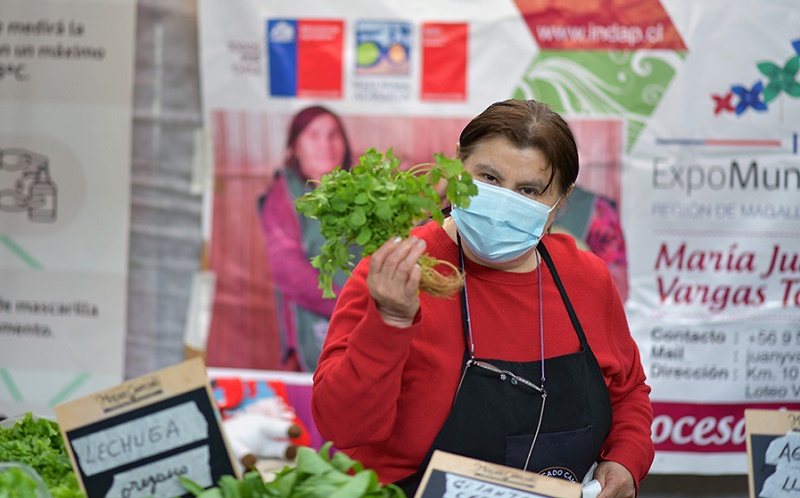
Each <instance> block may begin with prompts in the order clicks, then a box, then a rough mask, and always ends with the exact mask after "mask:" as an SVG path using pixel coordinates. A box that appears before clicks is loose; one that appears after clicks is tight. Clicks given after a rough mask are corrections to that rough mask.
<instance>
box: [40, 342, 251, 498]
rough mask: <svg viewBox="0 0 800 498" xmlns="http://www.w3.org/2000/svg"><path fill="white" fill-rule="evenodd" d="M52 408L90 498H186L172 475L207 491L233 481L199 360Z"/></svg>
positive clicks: (230, 462) (231, 466)
mask: <svg viewBox="0 0 800 498" xmlns="http://www.w3.org/2000/svg"><path fill="white" fill-rule="evenodd" d="M54 411H55V414H56V419H57V420H58V425H59V427H60V429H61V433H62V436H63V437H64V441H65V442H66V443H67V444H66V446H67V451H68V452H69V456H70V459H71V460H72V466H73V468H74V469H75V473H76V475H77V476H78V480H79V481H80V483H81V486H82V488H83V490H84V492H85V493H86V495H87V496H88V497H89V498H144V497H148V496H152V497H155V498H171V497H176V496H185V497H189V496H191V495H190V494H189V493H188V492H187V491H186V490H185V489H184V488H183V486H182V485H181V483H180V481H179V480H178V476H184V477H186V478H188V479H191V480H192V481H194V482H196V483H197V484H200V485H201V486H203V487H206V488H208V487H211V486H213V485H216V484H217V483H218V481H219V479H220V478H221V477H222V476H223V475H233V476H236V477H237V478H238V477H239V474H238V467H237V466H236V465H234V460H233V459H232V457H231V453H230V451H229V449H228V446H227V444H226V441H225V437H224V434H223V432H222V431H221V430H220V424H219V413H218V411H217V408H216V405H215V404H214V402H213V398H212V395H211V389H210V386H209V382H208V377H207V375H206V370H205V366H204V365H203V362H202V360H201V359H199V358H195V359H192V360H189V361H186V362H183V363H181V364H179V365H176V366H174V367H170V368H166V369H164V370H160V371H158V372H155V373H152V374H149V375H145V376H142V377H139V378H137V379H133V380H130V381H127V382H125V383H123V384H120V385H119V386H117V387H114V388H111V389H108V390H105V391H101V392H98V393H95V394H92V395H90V396H86V397H84V398H80V399H77V400H74V401H70V402H68V403H63V404H61V405H58V406H56V407H55V408H54Z"/></svg>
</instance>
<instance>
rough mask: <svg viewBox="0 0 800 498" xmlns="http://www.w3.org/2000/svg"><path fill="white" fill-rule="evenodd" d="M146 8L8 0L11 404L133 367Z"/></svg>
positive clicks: (0, 235) (47, 405)
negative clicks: (130, 296) (128, 351)
mask: <svg viewBox="0 0 800 498" xmlns="http://www.w3.org/2000/svg"><path fill="white" fill-rule="evenodd" d="M135 21H136V8H135V2H133V1H130V0H114V1H109V2H103V3H102V4H98V3H97V2H92V1H81V0H58V1H49V2H45V1H31V0H25V1H4V2H3V4H2V7H0V281H2V282H3V284H2V286H0V414H3V415H5V416H13V415H17V414H21V413H24V412H25V411H33V412H34V413H36V414H45V415H46V414H50V413H52V407H53V406H55V405H56V404H58V403H60V402H63V401H67V400H70V399H73V398H75V397H77V396H81V395H85V394H88V393H90V392H94V391H97V390H100V389H104V388H106V387H109V386H112V385H116V384H118V383H119V382H121V381H122V380H123V375H124V358H125V357H124V344H125V322H126V316H125V305H126V300H127V298H126V295H127V272H128V229H129V223H130V215H129V213H130V152H131V148H130V141H131V119H132V112H131V106H132V98H133V91H132V90H133V66H134V60H133V55H134V37H135Z"/></svg>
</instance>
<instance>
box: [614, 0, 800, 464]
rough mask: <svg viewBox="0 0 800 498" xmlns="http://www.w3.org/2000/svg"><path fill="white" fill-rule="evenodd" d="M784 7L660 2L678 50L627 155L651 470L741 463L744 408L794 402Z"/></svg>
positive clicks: (634, 319)
mask: <svg viewBox="0 0 800 498" xmlns="http://www.w3.org/2000/svg"><path fill="white" fill-rule="evenodd" d="M788 6H789V5H788V4H786V3H782V2H764V3H761V4H759V6H758V9H752V8H750V7H752V6H748V5H745V4H735V5H734V4H731V3H730V2H703V3H702V5H696V4H687V5H683V4H676V5H674V7H673V16H674V18H676V19H684V20H685V21H684V22H685V23H686V25H687V27H688V26H691V29H684V30H682V31H681V33H682V35H683V37H684V39H685V41H686V44H687V46H688V47H689V51H688V52H687V53H686V55H685V58H684V59H683V60H682V61H681V62H680V63H679V64H677V65H676V69H677V70H676V76H675V78H673V80H672V81H671V82H670V84H669V86H668V88H667V90H666V91H665V92H664V94H663V98H662V99H661V102H660V104H659V106H658V108H657V109H655V110H654V112H653V113H652V114H651V116H650V117H649V120H648V122H647V123H646V125H645V126H644V127H643V129H642V131H641V133H640V134H639V136H638V138H637V140H636V142H635V143H634V144H631V147H630V149H631V150H630V154H629V155H628V156H627V157H626V169H625V176H624V188H623V191H624V205H625V206H626V209H624V210H623V214H624V227H625V230H626V233H627V238H628V244H629V247H630V248H631V251H630V255H631V258H630V267H629V269H630V274H629V276H630V288H631V289H632V293H631V296H630V299H629V300H628V302H627V311H628V318H629V321H630V324H631V328H632V330H633V331H634V332H635V334H636V336H635V337H636V340H637V342H638V343H639V346H640V348H641V351H642V356H643V361H644V363H645V368H646V371H647V376H648V381H649V384H650V385H651V386H652V387H653V396H652V398H653V408H654V411H655V415H656V419H655V422H654V425H653V429H654V434H653V438H654V441H655V443H656V448H657V455H656V463H655V464H654V467H655V468H656V469H661V470H663V471H668V472H680V473H686V472H688V471H689V470H690V469H697V470H695V471H694V472H702V473H706V472H707V473H727V472H733V471H736V472H740V473H745V471H746V468H745V467H743V465H744V462H745V461H744V459H743V456H742V452H743V451H744V409H745V408H772V409H776V408H787V409H797V408H798V407H800V326H798V324H800V299H798V292H799V291H800V251H799V250H798V248H800V243H798V242H800V195H798V194H800V156H798V144H797V134H798V132H799V131H800V120H798V118H797V116H798V115H800V114H798V113H800V83H798V81H797V73H798V68H800V58H798V54H800V52H799V51H798V50H800V29H798V26H800V25H798V21H800V5H794V6H793V7H792V8H787V7H788ZM712 26H714V27H715V28H714V35H713V37H710V38H709V37H708V36H707V35H708V33H709V32H708V31H707V30H709V29H711V27H712ZM710 461H713V462H715V463H714V465H709V464H708V462H710Z"/></svg>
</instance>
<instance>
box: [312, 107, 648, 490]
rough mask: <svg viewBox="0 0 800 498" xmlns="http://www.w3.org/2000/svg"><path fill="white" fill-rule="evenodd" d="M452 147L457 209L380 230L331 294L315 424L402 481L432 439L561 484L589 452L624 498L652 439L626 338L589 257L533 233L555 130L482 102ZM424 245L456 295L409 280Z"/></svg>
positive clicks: (545, 213)
mask: <svg viewBox="0 0 800 498" xmlns="http://www.w3.org/2000/svg"><path fill="white" fill-rule="evenodd" d="M458 154H459V157H460V158H461V160H462V161H463V162H464V166H465V168H466V169H467V170H468V171H469V172H470V173H471V174H472V176H473V178H474V179H475V180H476V183H477V185H478V190H479V193H478V195H477V196H476V197H473V198H472V202H471V204H470V206H469V207H467V208H461V207H459V206H455V207H454V208H453V210H452V213H451V216H450V217H449V218H446V220H445V223H444V225H443V226H442V227H439V226H438V225H437V224H435V223H428V224H426V225H424V226H422V227H418V228H415V229H414V230H413V231H412V233H411V236H410V237H409V238H408V239H405V240H399V239H394V240H390V241H388V242H386V244H384V245H383V246H382V247H381V248H379V249H378V250H377V251H376V252H375V253H374V254H373V255H372V256H371V257H370V258H369V259H368V260H367V259H365V260H362V261H361V262H360V264H359V265H358V267H357V268H356V269H355V271H354V275H353V278H351V279H350V280H349V281H348V282H347V284H346V285H345V288H344V289H343V291H342V294H341V295H340V297H339V302H338V303H337V308H336V310H335V312H334V315H333V318H332V320H331V327H330V330H329V332H328V337H327V338H326V341H325V345H324V348H323V352H322V355H321V357H320V361H319V365H318V367H317V370H316V372H315V374H314V386H313V398H312V409H313V413H314V417H315V422H316V424H317V427H318V429H319V431H320V433H321V434H322V436H323V437H324V438H326V439H329V440H331V441H333V443H334V446H336V447H337V448H338V449H340V450H343V451H345V452H346V453H348V454H349V455H351V456H352V457H353V458H356V459H358V460H360V461H361V462H362V463H363V464H364V465H365V466H366V467H369V468H373V469H375V470H376V471H377V472H378V474H379V476H380V477H381V479H382V480H383V481H384V482H397V483H398V484H399V485H401V486H402V487H403V488H404V489H405V490H406V492H407V494H408V495H409V496H413V494H414V492H415V490H416V487H417V486H418V483H419V479H420V477H421V473H422V472H423V471H424V470H425V467H426V466H427V462H428V459H429V458H430V455H431V453H432V451H433V450H434V449H441V450H443V451H448V452H451V453H456V454H460V455H464V456H468V457H472V458H477V459H480V460H484V461H490V462H495V463H500V464H504V465H509V466H514V467H518V468H525V469H527V470H531V471H535V472H540V473H543V474H545V475H551V476H561V477H565V478H567V479H570V480H573V481H577V482H581V480H582V479H583V478H584V475H585V474H587V472H588V471H589V470H590V468H591V467H592V465H593V464H594V462H596V461H597V462H599V464H598V466H597V468H596V471H595V474H594V478H595V479H597V480H598V481H599V482H600V484H601V486H602V487H603V491H602V493H601V494H600V497H601V498H612V497H631V496H634V494H635V493H636V490H637V487H638V483H639V481H640V480H641V479H643V478H644V476H645V475H646V474H647V471H648V470H649V468H650V464H651V463H652V460H653V454H654V451H653V443H652V441H651V439H650V424H651V422H652V417H653V414H652V409H651V406H650V400H649V392H650V388H649V387H648V386H647V385H646V384H645V375H644V371H643V369H642V366H641V362H640V358H639V351H638V349H637V346H636V344H635V343H634V341H633V339H632V337H631V335H630V331H629V329H628V325H627V322H626V318H625V314H624V311H623V307H622V303H621V301H620V298H619V294H618V293H617V291H616V289H615V286H614V282H613V280H612V278H611V276H610V275H609V272H608V268H607V267H606V265H605V263H604V262H603V261H602V260H601V259H599V258H598V257H597V256H595V255H594V254H591V253H588V252H585V251H581V250H579V249H578V248H577V247H576V245H575V242H574V239H572V237H570V236H568V235H564V234H548V233H547V230H548V228H549V227H550V225H551V224H552V223H553V219H554V217H555V213H556V212H557V211H558V209H559V208H560V207H561V206H562V205H563V203H564V201H565V199H566V197H567V196H568V195H569V193H570V191H571V189H572V186H573V184H574V182H575V179H576V178H577V175H578V153H577V148H576V146H575V141H574V138H573V136H572V133H571V131H570V129H569V127H568V126H567V124H566V123H565V122H564V120H563V119H562V118H561V117H560V116H559V115H557V114H556V113H554V112H552V111H551V110H550V108H549V107H548V106H546V105H545V104H541V103H538V102H534V101H524V100H508V101H504V102H499V103H496V104H493V105H491V106H490V107H489V108H487V109H486V110H485V111H484V112H483V113H481V114H480V115H478V116H477V117H476V118H474V119H473V120H472V121H471V122H470V123H469V124H468V125H467V126H466V128H465V129H464V130H463V131H462V133H461V137H460V141H459V151H458ZM543 234H545V235H543ZM426 251H427V252H428V253H429V254H430V255H431V256H433V257H436V258H439V259H446V260H448V261H450V262H452V263H453V264H455V265H459V266H461V267H462V268H463V269H464V271H465V274H466V277H465V281H466V285H465V287H464V289H463V290H462V291H461V293H460V295H459V296H458V297H457V298H455V299H435V298H432V297H430V296H428V295H426V294H420V293H418V292H417V289H418V285H419V280H420V275H421V271H420V267H419V266H418V265H417V264H416V261H417V259H418V258H419V256H420V255H421V254H423V252H426ZM556 269H557V270H556ZM542 358H544V361H542ZM545 394H546V396H545Z"/></svg>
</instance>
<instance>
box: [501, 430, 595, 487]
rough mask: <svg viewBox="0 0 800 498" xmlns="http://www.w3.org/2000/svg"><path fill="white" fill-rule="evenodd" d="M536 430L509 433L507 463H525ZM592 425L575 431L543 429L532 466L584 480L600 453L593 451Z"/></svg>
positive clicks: (550, 473) (549, 474)
mask: <svg viewBox="0 0 800 498" xmlns="http://www.w3.org/2000/svg"><path fill="white" fill-rule="evenodd" d="M531 442H533V434H528V435H522V436H508V437H506V465H507V466H509V467H515V468H518V469H521V468H523V467H524V466H525V460H526V459H527V458H528V451H529V450H530V447H531ZM592 445H593V439H592V426H591V425H589V426H587V427H583V428H581V429H575V430H571V431H563V432H550V433H539V437H538V438H537V439H536V447H535V448H534V449H533V454H532V455H531V460H530V463H529V464H528V470H530V471H533V472H538V473H539V474H542V475H546V476H549V477H558V478H561V479H565V480H567V481H571V482H578V483H580V482H581V481H582V480H583V476H584V475H586V472H587V471H588V470H589V468H590V467H591V466H592V463H594V461H595V459H597V455H594V454H593V452H592Z"/></svg>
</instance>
